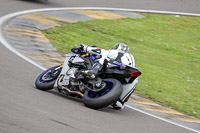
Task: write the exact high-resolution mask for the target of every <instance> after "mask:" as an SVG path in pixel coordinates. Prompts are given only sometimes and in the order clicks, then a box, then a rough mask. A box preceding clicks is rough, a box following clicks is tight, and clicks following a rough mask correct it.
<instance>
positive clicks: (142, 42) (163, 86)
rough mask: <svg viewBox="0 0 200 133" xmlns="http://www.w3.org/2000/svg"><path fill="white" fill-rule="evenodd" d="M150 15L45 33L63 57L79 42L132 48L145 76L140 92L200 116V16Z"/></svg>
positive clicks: (79, 24)
mask: <svg viewBox="0 0 200 133" xmlns="http://www.w3.org/2000/svg"><path fill="white" fill-rule="evenodd" d="M145 16H146V18H140V19H138V18H137V19H134V18H125V19H120V20H92V21H86V22H77V23H74V24H70V25H62V26H61V27H56V28H53V29H50V30H48V31H45V32H44V34H45V35H46V36H47V38H48V39H49V40H50V41H51V42H52V43H53V45H54V46H55V47H56V48H57V50H58V51H59V52H60V53H61V54H62V55H64V54H65V53H67V52H69V51H70V49H71V48H72V47H74V46H75V45H74V44H77V45H79V44H81V43H84V44H86V45H96V46H98V47H101V48H105V49H110V48H112V46H113V45H114V44H115V43H118V42H123V43H126V44H128V45H129V47H130V52H131V53H132V54H133V55H134V57H135V60H136V67H137V68H139V70H140V71H141V72H142V76H141V77H140V78H139V84H138V86H137V90H136V93H137V94H139V95H142V96H145V97H149V98H151V99H153V100H155V101H156V102H159V103H160V104H162V105H165V106H168V107H171V108H173V109H175V110H178V111H180V112H183V113H185V114H189V115H193V116H195V117H197V118H200V18H197V17H175V16H166V15H153V14H145Z"/></svg>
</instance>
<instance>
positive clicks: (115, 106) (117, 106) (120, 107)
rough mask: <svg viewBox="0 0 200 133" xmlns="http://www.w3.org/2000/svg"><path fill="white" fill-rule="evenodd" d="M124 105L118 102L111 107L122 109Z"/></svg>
mask: <svg viewBox="0 0 200 133" xmlns="http://www.w3.org/2000/svg"><path fill="white" fill-rule="evenodd" d="M124 105H125V104H124V103H121V102H120V101H117V102H116V103H114V104H113V105H112V107H113V109H117V110H118V109H123V108H124Z"/></svg>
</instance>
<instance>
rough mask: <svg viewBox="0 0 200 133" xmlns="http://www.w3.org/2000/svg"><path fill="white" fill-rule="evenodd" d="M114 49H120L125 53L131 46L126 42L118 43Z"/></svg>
mask: <svg viewBox="0 0 200 133" xmlns="http://www.w3.org/2000/svg"><path fill="white" fill-rule="evenodd" d="M112 49H114V50H118V51H119V52H125V53H128V52H129V47H128V46H127V45H126V44H124V43H117V44H115V45H114V46H113V48H112Z"/></svg>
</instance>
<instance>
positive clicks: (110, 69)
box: [35, 48, 141, 109]
mask: <svg viewBox="0 0 200 133" xmlns="http://www.w3.org/2000/svg"><path fill="white" fill-rule="evenodd" d="M65 57H66V58H65V61H64V64H61V65H58V66H54V67H52V68H49V69H47V70H46V71H44V72H42V73H41V74H40V75H39V76H38V78H37V79H36V81H35V86H36V88H38V89H40V90H43V91H47V90H50V89H53V88H54V89H56V90H57V91H58V92H60V93H62V94H64V95H67V96H72V97H78V98H81V99H83V103H84V104H85V105H86V106H87V107H89V108H93V109H100V108H104V107H106V106H109V105H112V104H114V103H116V102H117V101H120V102H121V103H125V102H127V100H128V99H129V97H130V95H131V94H132V93H133V92H134V90H135V88H136V85H137V82H138V76H140V75H141V72H140V71H139V70H138V69H136V68H133V67H131V66H129V65H125V64H122V63H120V62H116V61H113V60H109V61H108V60H105V61H104V64H103V65H100V64H99V63H98V62H96V60H97V59H98V58H101V57H99V56H98V55H94V54H92V55H91V54H86V53H84V52H82V51H81V49H80V48H72V50H71V52H70V53H69V54H66V55H65Z"/></svg>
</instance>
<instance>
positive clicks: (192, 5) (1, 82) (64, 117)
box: [0, 0, 200, 133]
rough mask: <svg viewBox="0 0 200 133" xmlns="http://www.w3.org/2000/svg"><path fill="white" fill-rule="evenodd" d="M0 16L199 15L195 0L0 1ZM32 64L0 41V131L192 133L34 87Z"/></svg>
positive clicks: (125, 111)
mask: <svg viewBox="0 0 200 133" xmlns="http://www.w3.org/2000/svg"><path fill="white" fill-rule="evenodd" d="M0 2H1V4H0V16H3V15H6V14H9V13H13V12H16V11H22V10H28V9H35V8H50V7H51V8H52V7H78V6H87V7H89V6H95V7H101V6H104V7H121V8H132V9H151V10H165V11H182V12H189V13H200V9H199V7H200V6H199V3H200V1H198V0H152V1H149V0H140V1H136V0H123V1H119V0H110V1H107V0H102V1H101V2H99V1H97V0H91V1H90V0H85V1H82V0H77V1H73V0H56V1H53V0H51V1H48V2H44V1H36V0H35V1H31V0H27V1H25V0H1V1H0ZM40 72H42V70H41V69H39V68H38V67H36V66H33V65H32V64H30V63H28V62H26V61H25V60H23V59H22V58H20V57H18V56H16V55H15V54H14V53H12V52H11V51H9V50H8V49H7V48H5V47H4V46H3V45H0V133H29V132H31V133H32V132H37V133H40V132H41V133H54V132H58V133H62V132H65V133H66V132H67V133H72V132H73V133H80V132H83V133H93V132H95V133H102V132H106V133H121V132H124V133H130V132H135V133H179V132H180V133H190V132H192V131H190V130H187V129H184V128H181V127H178V126H175V125H172V124H170V123H166V122H164V121H161V120H158V119H155V118H153V117H151V116H147V115H145V114H142V113H140V112H137V111H135V110H132V109H130V108H125V109H124V110H122V111H119V110H113V109H112V108H110V107H107V108H104V109H101V110H93V109H89V108H86V107H85V106H84V105H83V103H82V102H81V101H79V100H75V99H70V98H66V97H62V96H61V95H58V94H57V93H54V92H53V91H49V92H42V91H39V90H37V89H35V87H34V81H35V78H36V77H37V75H38V74H39V73H40Z"/></svg>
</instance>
